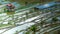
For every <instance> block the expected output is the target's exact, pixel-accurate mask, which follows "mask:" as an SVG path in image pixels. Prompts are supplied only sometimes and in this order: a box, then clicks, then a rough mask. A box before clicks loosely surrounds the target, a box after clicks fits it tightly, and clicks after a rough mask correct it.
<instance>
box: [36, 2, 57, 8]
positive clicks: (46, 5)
mask: <svg viewBox="0 0 60 34" xmlns="http://www.w3.org/2000/svg"><path fill="white" fill-rule="evenodd" d="M55 4H56V3H55V2H50V3H47V4H44V5H39V6H37V7H36V8H39V9H45V8H48V7H51V6H54V5H55Z"/></svg>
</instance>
